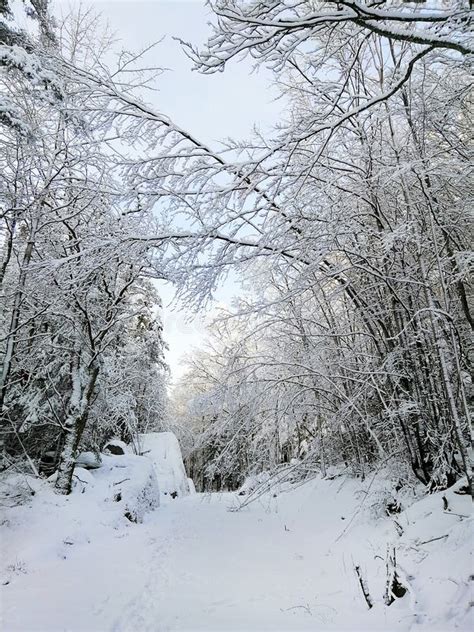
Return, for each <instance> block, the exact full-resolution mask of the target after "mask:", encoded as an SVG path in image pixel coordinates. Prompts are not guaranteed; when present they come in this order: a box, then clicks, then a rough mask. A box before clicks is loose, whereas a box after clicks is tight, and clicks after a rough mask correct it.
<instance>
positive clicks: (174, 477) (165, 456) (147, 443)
mask: <svg viewBox="0 0 474 632" xmlns="http://www.w3.org/2000/svg"><path fill="white" fill-rule="evenodd" d="M139 446H140V454H141V455H143V456H145V457H147V458H148V459H150V461H151V462H152V464H153V467H154V468H155V472H156V476H157V478H158V484H159V487H160V492H161V494H163V495H164V496H171V497H173V498H176V497H177V496H187V495H188V494H189V493H190V486H189V483H188V478H187V475H186V470H185V468H184V463H183V457H182V455H181V448H180V447H179V443H178V439H177V438H176V436H175V435H174V434H173V433H172V432H150V433H147V434H141V435H139Z"/></svg>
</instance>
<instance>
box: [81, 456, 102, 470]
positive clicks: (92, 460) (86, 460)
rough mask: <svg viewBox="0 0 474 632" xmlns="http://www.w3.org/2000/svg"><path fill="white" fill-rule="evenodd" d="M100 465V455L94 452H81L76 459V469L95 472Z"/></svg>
mask: <svg viewBox="0 0 474 632" xmlns="http://www.w3.org/2000/svg"><path fill="white" fill-rule="evenodd" d="M101 465H102V459H101V458H100V455H98V454H94V452H81V453H80V454H79V456H78V457H77V459H76V467H82V468H84V469H86V470H95V469H97V468H98V467H100V466H101Z"/></svg>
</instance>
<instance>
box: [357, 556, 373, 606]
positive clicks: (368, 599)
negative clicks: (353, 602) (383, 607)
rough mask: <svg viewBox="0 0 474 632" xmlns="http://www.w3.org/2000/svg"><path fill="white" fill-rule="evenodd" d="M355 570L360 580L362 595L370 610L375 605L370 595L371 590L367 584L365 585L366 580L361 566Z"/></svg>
mask: <svg viewBox="0 0 474 632" xmlns="http://www.w3.org/2000/svg"><path fill="white" fill-rule="evenodd" d="M354 570H355V572H356V575H357V578H358V580H359V584H360V588H361V590H362V594H363V595H364V599H365V603H366V604H367V606H368V608H369V610H370V609H371V608H372V606H373V605H374V604H373V602H372V598H371V597H370V593H369V589H368V587H367V584H366V583H365V580H364V578H363V577H362V573H361V570H360V566H355V567H354Z"/></svg>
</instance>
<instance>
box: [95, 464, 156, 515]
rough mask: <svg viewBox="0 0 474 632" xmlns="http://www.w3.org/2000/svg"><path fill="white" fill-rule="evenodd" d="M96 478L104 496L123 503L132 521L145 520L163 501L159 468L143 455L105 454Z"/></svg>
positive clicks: (123, 507) (124, 509)
mask: <svg viewBox="0 0 474 632" xmlns="http://www.w3.org/2000/svg"><path fill="white" fill-rule="evenodd" d="M94 479H95V481H96V487H98V488H99V490H101V493H102V497H103V498H104V500H106V501H113V502H116V503H119V505H120V506H121V507H122V509H123V515H124V516H125V517H126V518H128V520H130V521H131V522H143V517H144V515H145V514H146V513H147V512H148V511H152V510H153V509H156V508H157V507H159V505H160V491H159V486H158V481H157V478H156V474H155V470H154V469H153V465H152V464H151V463H150V461H149V460H148V459H144V458H143V457H141V456H135V455H133V454H126V455H117V456H111V455H110V456H109V455H106V454H104V455H103V456H102V467H101V468H99V469H98V470H95V472H94ZM87 491H89V490H87Z"/></svg>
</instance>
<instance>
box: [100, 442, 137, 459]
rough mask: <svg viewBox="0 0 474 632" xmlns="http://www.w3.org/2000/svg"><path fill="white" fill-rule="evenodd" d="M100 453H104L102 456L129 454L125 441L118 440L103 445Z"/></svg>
mask: <svg viewBox="0 0 474 632" xmlns="http://www.w3.org/2000/svg"><path fill="white" fill-rule="evenodd" d="M102 452H104V454H116V455H120V454H130V448H129V446H128V445H127V444H126V443H125V441H120V439H110V441H107V443H106V444H105V446H104V448H103V450H102Z"/></svg>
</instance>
